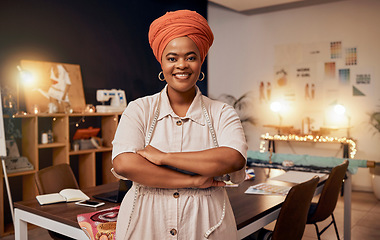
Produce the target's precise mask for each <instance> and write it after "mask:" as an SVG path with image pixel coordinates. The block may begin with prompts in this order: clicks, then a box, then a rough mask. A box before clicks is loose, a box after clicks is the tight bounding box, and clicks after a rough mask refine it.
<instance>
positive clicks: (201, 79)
mask: <svg viewBox="0 0 380 240" xmlns="http://www.w3.org/2000/svg"><path fill="white" fill-rule="evenodd" d="M201 74H202V78H200V79H198V80H199V81H200V82H202V81H203V80H204V79H205V74H204V73H203V72H201Z"/></svg>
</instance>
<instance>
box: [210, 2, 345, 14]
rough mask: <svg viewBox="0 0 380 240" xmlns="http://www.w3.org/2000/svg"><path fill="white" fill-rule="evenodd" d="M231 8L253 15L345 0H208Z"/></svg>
mask: <svg viewBox="0 0 380 240" xmlns="http://www.w3.org/2000/svg"><path fill="white" fill-rule="evenodd" d="M208 1H209V2H211V3H214V4H217V5H220V6H222V7H225V8H228V9H230V10H233V11H236V12H240V13H243V14H247V15H251V14H257V13H265V12H273V11H279V10H285V9H290V8H297V7H304V6H310V5H315V4H321V3H329V2H336V1H343V0H208Z"/></svg>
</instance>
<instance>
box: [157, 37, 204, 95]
mask: <svg viewBox="0 0 380 240" xmlns="http://www.w3.org/2000/svg"><path fill="white" fill-rule="evenodd" d="M201 66H202V60H201V58H200V53H199V50H198V48H197V46H196V45H195V43H194V42H193V41H192V40H191V39H190V38H188V37H179V38H175V39H173V40H171V41H170V42H169V43H168V45H167V46H166V47H165V50H164V52H163V54H162V63H161V67H162V71H163V74H164V76H165V80H166V82H167V84H168V94H170V93H171V92H176V93H181V94H186V93H194V96H195V84H196V82H197V80H198V78H199V74H200V72H201Z"/></svg>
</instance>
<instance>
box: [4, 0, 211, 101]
mask: <svg viewBox="0 0 380 240" xmlns="http://www.w3.org/2000/svg"><path fill="white" fill-rule="evenodd" d="M178 9H190V10H194V11H197V12H198V13H200V14H201V15H203V16H204V17H207V0H192V1H182V0H176V1H171V0H161V1H154V0H133V1H132V0H87V1H83V0H82V1H81V0H33V1H30V0H1V2H0V81H1V86H2V87H3V88H4V87H9V88H12V89H14V88H15V83H14V81H16V75H17V69H16V66H17V65H18V64H19V61H20V60H21V59H28V60H38V61H49V62H63V63H72V64H79V65H80V67H81V71H82V79H83V87H84V91H85V98H86V103H88V104H89V103H91V104H94V105H96V104H97V102H96V90H97V89H111V88H116V89H123V90H125V91H126V95H127V100H128V101H131V100H134V99H136V98H138V97H141V96H145V95H148V94H153V93H156V92H158V91H160V90H161V89H162V87H163V86H164V84H163V83H162V82H160V81H159V80H158V79H157V75H158V73H159V72H160V71H161V68H160V65H159V64H158V62H157V61H156V59H155V58H154V55H153V53H152V51H151V49H150V46H149V43H148V29H149V25H150V23H151V22H152V21H153V20H154V19H156V18H157V17H159V16H161V15H163V14H165V13H166V12H167V11H174V10H178ZM203 71H204V72H205V73H207V62H205V64H204V65H203ZM206 76H207V74H206ZM198 86H199V87H200V88H201V91H202V92H203V93H204V94H207V79H206V81H203V82H201V83H198Z"/></svg>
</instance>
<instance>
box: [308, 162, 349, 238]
mask: <svg viewBox="0 0 380 240" xmlns="http://www.w3.org/2000/svg"><path fill="white" fill-rule="evenodd" d="M348 163H349V162H348V161H347V160H345V161H344V162H343V163H342V164H340V165H338V166H336V167H334V168H333V169H332V170H331V173H330V175H329V178H328V179H327V180H326V183H325V185H324V187H323V189H322V192H321V195H320V197H319V200H318V202H317V203H311V205H310V209H309V213H308V218H307V222H306V224H314V226H315V230H316V232H317V236H318V239H319V240H320V239H321V238H320V236H321V235H322V233H324V232H325V231H326V230H327V229H328V228H329V227H330V226H331V224H334V228H335V233H336V237H337V239H338V240H339V233H338V228H337V226H336V222H335V218H334V213H333V212H334V209H335V207H336V203H337V201H338V196H339V191H340V189H341V186H342V183H343V179H344V177H345V175H346V171H347V168H348ZM329 216H331V219H332V221H331V222H330V223H329V224H328V225H327V226H326V227H325V228H323V229H322V231H319V229H318V226H317V223H318V222H322V221H324V220H325V219H327V218H328V217H329Z"/></svg>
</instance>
